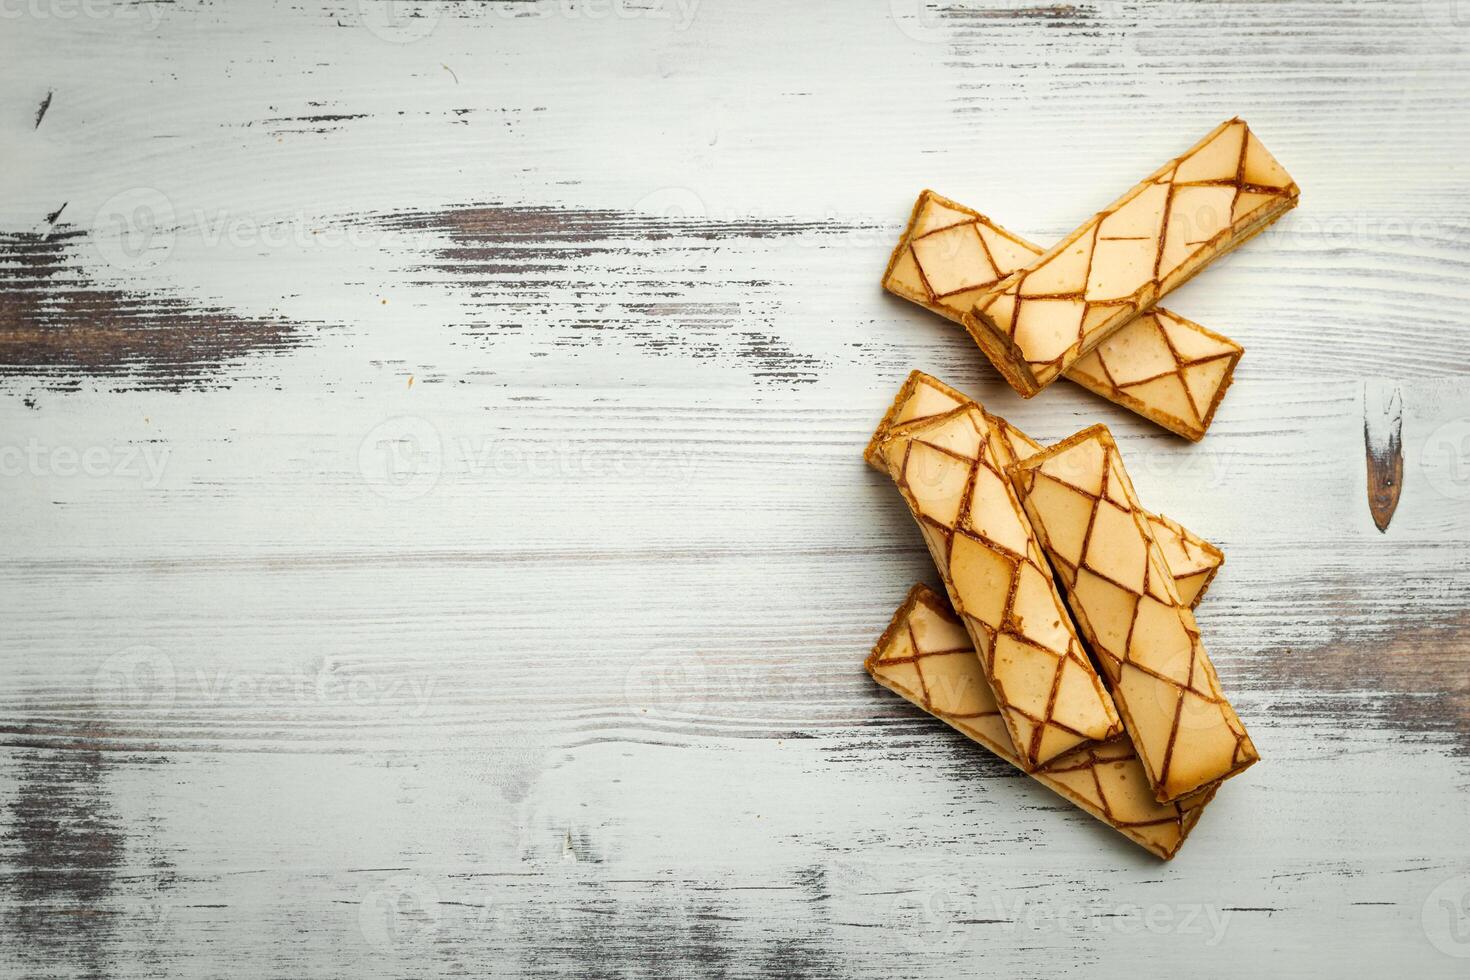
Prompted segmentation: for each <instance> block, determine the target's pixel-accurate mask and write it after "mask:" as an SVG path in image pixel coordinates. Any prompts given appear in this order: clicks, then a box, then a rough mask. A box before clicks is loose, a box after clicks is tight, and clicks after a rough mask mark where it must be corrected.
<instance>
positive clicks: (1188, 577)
mask: <svg viewBox="0 0 1470 980" xmlns="http://www.w3.org/2000/svg"><path fill="white" fill-rule="evenodd" d="M1125 329H1126V328H1125ZM971 402H972V399H971V398H970V397H969V396H968V395H965V394H962V393H961V392H959V391H956V390H955V389H953V388H951V387H950V386H949V385H947V384H945V383H944V382H943V381H940V380H939V379H938V378H935V377H931V376H930V375H927V374H925V373H924V372H922V371H913V372H910V374H909V376H908V380H906V381H905V382H904V383H903V387H902V388H900V389H899V392H898V397H897V398H895V399H894V400H893V404H892V406H890V407H889V409H888V414H887V415H885V416H884V417H883V421H882V422H881V423H879V425H878V430H877V431H876V432H875V433H873V440H872V441H871V442H869V443H868V448H867V450H866V451H864V453H863V458H864V459H866V460H867V461H868V465H870V466H872V467H873V468H874V469H876V470H878V471H879V472H880V473H885V474H886V473H887V472H888V467H887V465H886V464H885V463H884V462H883V459H882V457H881V456H880V455H879V454H878V447H879V445H881V444H882V442H883V440H884V439H886V438H888V432H889V430H890V429H892V428H893V427H894V426H895V425H899V424H901V423H904V422H913V421H917V420H918V419H924V418H933V417H934V416H936V415H943V414H944V413H945V412H948V411H952V410H953V409H956V408H959V407H960V406H961V405H968V404H971ZM985 418H986V421H988V422H989V423H990V426H991V428H992V430H993V431H995V432H996V434H998V435H999V436H1000V438H999V439H996V440H994V441H992V443H991V445H992V447H993V448H994V449H995V454H996V459H997V461H998V462H999V463H1000V465H1001V469H1002V470H1004V469H1005V468H1006V467H1008V466H1009V465H1010V464H1011V463H1014V462H1015V461H1016V460H1018V459H1025V458H1026V457H1028V456H1031V455H1032V454H1034V453H1039V452H1041V448H1042V447H1041V443H1039V442H1037V441H1036V440H1034V439H1032V438H1031V437H1030V436H1028V435H1026V433H1024V432H1022V431H1021V430H1020V429H1018V428H1016V427H1015V426H1013V425H1011V424H1010V423H1009V422H1007V421H1006V420H1005V419H1003V418H1001V417H1000V416H998V415H991V414H990V413H989V412H986V413H985ZM1143 516H1144V519H1145V520H1147V521H1148V522H1149V523H1150V524H1151V525H1152V526H1153V532H1154V538H1155V539H1157V541H1158V542H1159V547H1161V548H1163V549H1164V557H1165V559H1167V561H1168V564H1169V571H1170V572H1172V573H1173V575H1174V584H1175V585H1176V586H1177V587H1178V589H1179V595H1180V597H1181V598H1183V599H1184V601H1185V602H1186V603H1188V604H1189V605H1190V606H1191V607H1193V606H1197V605H1199V601H1200V599H1202V598H1204V594H1205V589H1207V588H1209V585H1210V582H1211V581H1213V579H1214V578H1215V573H1216V572H1218V571H1219V570H1220V566H1221V565H1223V564H1224V563H1225V554H1224V553H1223V552H1222V551H1220V549H1219V548H1216V547H1215V546H1214V545H1212V544H1210V543H1209V542H1208V541H1206V540H1205V539H1204V538H1201V537H1200V536H1199V535H1197V534H1195V533H1194V532H1192V531H1189V530H1187V529H1186V528H1183V527H1180V526H1179V525H1178V524H1176V523H1175V522H1174V521H1171V520H1169V518H1167V517H1165V516H1163V515H1162V514H1152V513H1149V512H1148V511H1143Z"/></svg>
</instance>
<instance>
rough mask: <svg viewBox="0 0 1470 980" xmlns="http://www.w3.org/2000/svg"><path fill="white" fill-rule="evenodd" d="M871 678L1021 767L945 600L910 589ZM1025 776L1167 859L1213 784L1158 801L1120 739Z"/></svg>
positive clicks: (874, 658) (869, 664)
mask: <svg viewBox="0 0 1470 980" xmlns="http://www.w3.org/2000/svg"><path fill="white" fill-rule="evenodd" d="M863 666H864V667H865V668H866V669H867V671H868V673H869V674H871V675H872V677H873V679H874V680H875V681H877V682H878V683H879V684H882V685H883V686H884V687H886V688H888V689H889V690H891V691H893V692H894V693H895V694H898V695H899V696H900V697H903V698H904V699H906V700H908V701H910V702H912V703H913V704H914V705H916V706H918V707H919V708H921V709H923V710H924V711H927V712H929V714H931V715H933V716H934V717H936V718H938V719H939V720H940V721H943V722H944V723H945V724H947V725H950V726H952V727H953V728H955V729H956V730H957V731H959V732H961V733H963V734H964V735H967V736H969V737H970V738H972V739H974V740H975V741H976V742H979V743H980V744H981V745H983V746H985V748H987V749H989V750H990V751H991V752H993V753H995V754H996V755H998V756H1000V757H1001V758H1002V759H1004V760H1005V761H1007V762H1009V763H1010V764H1011V765H1013V766H1016V767H1018V768H1021V769H1022V770H1024V769H1025V768H1026V767H1025V766H1024V765H1022V763H1021V759H1020V757H1019V756H1018V755H1017V753H1016V750H1015V745H1014V743H1013V742H1012V741H1011V738H1010V733H1009V731H1008V729H1007V727H1006V725H1005V722H1004V721H1003V720H1002V718H1001V714H1000V707H999V705H997V704H996V701H995V697H994V695H993V694H992V693H991V690H990V685H989V684H988V682H987V681H986V679H985V675H984V673H983V672H982V671H981V668H980V659H979V658H978V657H977V656H976V655H975V651H974V648H973V647H972V646H971V644H970V639H969V636H968V635H967V634H966V632H965V629H964V627H963V626H961V625H960V622H959V621H958V620H957V619H956V618H955V616H954V613H953V612H952V611H951V610H950V609H949V607H948V605H947V604H946V603H945V601H944V599H943V598H942V597H941V596H939V595H938V594H936V593H935V592H933V591H932V590H930V589H929V588H927V587H926V586H923V585H916V586H914V587H913V589H912V590H911V591H910V592H909V594H908V597H907V598H906V599H905V600H904V602H903V605H902V606H900V607H899V609H898V611H897V612H896V613H894V615H893V621H892V622H891V623H889V625H888V628H887V629H886V630H884V631H883V636H882V637H881V638H880V639H879V640H878V643H877V645H876V646H875V647H874V648H873V652H872V653H871V654H870V655H869V656H868V659H867V661H866V663H864V665H863ZM1030 775H1031V777H1032V778H1033V779H1035V780H1036V781H1037V782H1039V783H1041V784H1042V785H1043V786H1045V787H1047V788H1048V789H1050V790H1051V791H1052V792H1054V793H1057V794H1059V795H1061V796H1062V797H1064V798H1066V799H1068V800H1070V801H1072V802H1073V803H1075V804H1076V805H1077V806H1079V807H1081V808H1082V809H1083V810H1085V811H1087V812H1088V813H1090V814H1092V815H1093V816H1094V817H1096V818H1097V819H1099V820H1101V821H1102V822H1103V823H1106V824H1107V825H1108V826H1110V827H1113V828H1114V829H1116V830H1117V831H1118V832H1119V833H1121V834H1124V835H1125V836H1127V837H1128V838H1129V839H1130V840H1132V841H1134V842H1135V843H1137V844H1138V845H1139V846H1141V847H1144V848H1146V849H1147V850H1149V851H1150V852H1152V853H1153V854H1156V855H1157V856H1159V857H1161V858H1164V859H1165V860H1168V859H1169V858H1172V857H1173V856H1174V855H1175V854H1176V853H1178V851H1179V848H1180V847H1181V846H1182V845H1183V844H1184V840H1185V838H1186V837H1188V836H1189V832H1190V831H1191V830H1193V829H1194V826H1195V824H1197V823H1198V822H1199V818H1200V814H1201V813H1202V812H1203V810H1204V806H1205V804H1206V803H1208V802H1209V801H1210V799H1211V798H1212V797H1213V796H1214V795H1215V789H1214V788H1213V787H1211V788H1209V789H1207V790H1205V791H1204V792H1202V793H1197V794H1195V795H1194V796H1191V797H1188V798H1186V799H1184V800H1181V801H1178V802H1175V803H1159V802H1158V801H1156V800H1155V799H1154V798H1153V795H1152V793H1151V792H1150V790H1149V784H1148V779H1147V777H1146V776H1145V774H1144V771H1143V765H1142V763H1141V762H1140V761H1139V759H1138V754H1137V752H1135V751H1134V749H1133V744H1132V743H1131V742H1129V741H1128V739H1127V738H1126V737H1119V738H1114V739H1112V740H1110V741H1107V742H1103V743H1101V744H1097V745H1090V746H1086V747H1084V748H1079V749H1075V750H1073V751H1071V752H1068V753H1066V754H1065V755H1062V756H1060V757H1058V758H1056V759H1053V760H1052V761H1050V762H1048V763H1047V764H1046V765H1045V766H1043V767H1041V768H1039V769H1034V770H1032V771H1031V773H1030Z"/></svg>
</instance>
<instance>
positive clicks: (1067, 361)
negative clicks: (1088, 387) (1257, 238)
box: [964, 119, 1299, 398]
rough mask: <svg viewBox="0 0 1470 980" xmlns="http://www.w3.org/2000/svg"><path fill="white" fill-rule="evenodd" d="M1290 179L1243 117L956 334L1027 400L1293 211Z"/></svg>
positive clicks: (985, 300)
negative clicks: (964, 335) (966, 335)
mask: <svg viewBox="0 0 1470 980" xmlns="http://www.w3.org/2000/svg"><path fill="white" fill-rule="evenodd" d="M1298 195H1299V191H1298V189H1297V186H1296V184H1295V183H1294V182H1293V181H1292V179H1291V176H1290V175H1289V174H1288V173H1287V172H1286V171H1285V170H1284V169H1283V168H1282V166H1281V164H1279V163H1277V162H1276V159H1275V158H1274V157H1272V156H1271V154H1270V153H1269V152H1267V150H1266V148H1265V147H1264V146H1262V145H1261V142H1260V140H1258V139H1256V137H1255V134H1254V133H1252V132H1251V131H1250V128H1249V127H1248V126H1246V124H1245V123H1244V122H1243V121H1242V120H1240V119H1231V120H1229V121H1227V122H1224V123H1222V124H1220V125H1219V126H1217V127H1216V128H1215V130H1214V131H1213V132H1211V133H1210V134H1209V135H1208V136H1206V137H1205V138H1204V139H1203V140H1201V141H1200V142H1199V143H1197V144H1195V146H1194V147H1192V148H1191V149H1190V150H1189V151H1188V152H1187V153H1185V154H1184V155H1183V156H1180V157H1178V158H1176V159H1174V160H1171V161H1169V162H1168V163H1166V164H1165V165H1164V166H1162V167H1160V168H1159V169H1158V170H1156V171H1155V172H1154V173H1152V174H1150V175H1149V176H1148V177H1146V178H1144V180H1143V182H1142V183H1140V184H1139V185H1138V186H1136V187H1134V188H1133V189H1132V190H1130V191H1129V192H1128V193H1127V194H1125V195H1123V196H1122V197H1121V198H1119V199H1118V200H1117V201H1115V202H1114V203H1113V204H1111V205H1109V206H1108V208H1107V209H1106V210H1104V211H1101V212H1099V213H1098V214H1096V215H1094V216H1093V217H1092V218H1091V219H1089V220H1088V221H1087V223H1086V224H1084V225H1083V226H1082V227H1081V228H1078V229H1077V230H1076V231H1074V232H1072V234H1070V235H1068V236H1067V237H1066V238H1064V239H1062V240H1061V241H1060V242H1058V243H1057V244H1056V245H1054V246H1052V248H1051V249H1049V250H1048V251H1047V252H1046V253H1045V254H1043V255H1042V256H1041V257H1040V258H1038V259H1036V260H1035V261H1033V262H1031V263H1030V264H1029V265H1027V266H1026V267H1024V268H1022V269H1018V270H1016V271H1015V272H1013V273H1011V274H1010V275H1009V276H1007V277H1006V278H1005V279H1003V280H1001V281H1000V282H998V283H996V284H995V285H993V286H990V287H989V288H987V289H986V290H985V291H984V292H983V293H981V294H980V295H979V296H977V297H976V298H975V304H974V306H973V307H972V309H971V313H970V314H969V315H966V316H965V318H964V324H965V328H966V329H967V330H969V331H970V336H972V337H973V338H974V339H975V342H976V343H977V344H979V345H980V347H981V349H983V350H984V351H985V353H986V355H987V356H989V358H990V359H991V361H993V362H994V363H995V366H996V368H997V369H999V370H1000V372H1001V374H1002V375H1004V376H1005V379H1006V381H1008V382H1009V383H1010V385H1011V387H1013V388H1015V389H1016V390H1017V391H1018V392H1020V393H1021V394H1022V395H1023V396H1025V397H1027V398H1029V397H1031V396H1032V395H1034V394H1036V393H1037V392H1039V391H1040V390H1041V389H1042V388H1045V387H1046V386H1047V385H1049V384H1051V383H1052V382H1053V381H1055V380H1056V379H1057V378H1058V377H1060V376H1061V374H1062V372H1063V371H1066V370H1067V369H1069V368H1070V367H1071V366H1072V365H1073V364H1075V363H1076V362H1077V361H1078V360H1080V359H1081V358H1082V357H1083V356H1084V355H1085V354H1087V353H1088V352H1089V351H1091V350H1093V349H1094V348H1096V347H1097V346H1098V345H1099V344H1100V343H1102V341H1103V340H1104V339H1105V338H1106V337H1107V336H1108V335H1109V334H1111V333H1112V332H1113V331H1115V330H1117V329H1118V328H1119V327H1121V326H1123V325H1124V324H1125V323H1127V322H1128V321H1129V320H1132V319H1133V318H1134V317H1136V316H1137V315H1138V314H1140V313H1142V312H1144V311H1145V310H1147V309H1148V308H1149V307H1151V306H1153V304H1154V303H1156V302H1158V301H1159V300H1160V299H1162V298H1163V297H1164V296H1166V295H1167V294H1168V293H1169V292H1170V291H1171V290H1172V289H1174V288H1175V287H1176V286H1178V285H1179V284H1181V283H1183V282H1185V281H1187V280H1188V279H1189V278H1190V277H1192V276H1194V275H1195V274H1196V273H1198V272H1199V271H1200V270H1201V269H1203V268H1204V267H1205V266H1207V265H1209V263H1210V262H1211V261H1213V260H1214V259H1215V258H1216V257H1217V256H1219V255H1222V254H1224V253H1225V252H1228V251H1230V250H1231V249H1233V248H1235V247H1236V246H1237V245H1239V244H1241V243H1242V242H1244V241H1246V240H1247V239H1249V238H1251V237H1253V236H1254V235H1256V234H1258V233H1259V232H1261V231H1262V230H1263V229H1264V228H1265V227H1266V226H1267V225H1269V224H1270V223H1271V222H1273V221H1275V220H1276V219H1277V218H1278V217H1280V216H1281V215H1282V214H1284V213H1286V212H1287V211H1289V210H1291V209H1292V208H1293V207H1295V206H1296V203H1297V198H1298Z"/></svg>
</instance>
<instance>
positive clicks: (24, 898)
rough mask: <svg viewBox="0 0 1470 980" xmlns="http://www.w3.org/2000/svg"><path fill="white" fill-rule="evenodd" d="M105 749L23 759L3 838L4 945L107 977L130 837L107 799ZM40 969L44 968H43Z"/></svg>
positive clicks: (48, 966)
mask: <svg viewBox="0 0 1470 980" xmlns="http://www.w3.org/2000/svg"><path fill="white" fill-rule="evenodd" d="M108 758H109V757H108V756H107V755H106V754H105V753H101V752H95V751H93V752H86V751H78V752H50V751H37V752H26V753H21V754H19V756H18V758H16V765H17V768H18V770H19V772H18V784H17V785H16V787H15V793H14V796H13V797H12V798H11V803H10V806H9V818H10V819H9V823H10V830H9V831H8V832H7V833H6V834H5V835H4V836H3V837H0V853H3V854H4V856H5V857H4V864H5V865H6V866H7V867H9V868H11V869H13V870H12V871H11V873H9V874H7V875H6V876H5V880H6V881H7V885H6V889H5V890H6V891H7V892H8V893H10V894H11V895H12V896H13V897H14V898H15V899H17V901H15V902H14V903H6V908H7V912H6V914H5V922H6V931H7V933H8V934H9V936H10V937H12V938H13V939H14V940H16V941H14V942H12V941H11V940H10V939H7V940H6V942H5V946H6V947H8V948H9V950H10V952H11V953H12V954H13V955H16V956H17V957H19V958H21V959H22V960H23V961H26V962H29V963H30V964H31V966H32V967H34V968H38V969H43V970H45V971H47V973H46V975H51V974H50V972H49V971H50V970H52V969H54V968H55V966H56V965H57V964H58V963H65V964H69V965H70V966H71V967H72V968H74V969H78V970H80V971H81V973H82V975H85V976H94V977H104V976H107V975H108V973H109V971H108V969H107V962H106V959H105V951H106V949H107V948H108V946H109V943H108V940H109V939H110V938H111V937H112V934H113V930H114V928H115V924H116V923H115V917H114V916H113V915H111V914H109V913H108V912H107V911H106V910H105V909H104V908H103V906H104V905H105V904H106V903H107V901H108V900H109V898H110V896H111V895H112V892H113V889H114V879H115V877H116V874H117V870H118V867H119V865H120V864H121V863H122V852H123V846H124V837H123V832H122V830H121V828H120V827H119V825H118V821H117V818H116V816H115V814H114V813H113V807H112V804H111V801H110V800H109V799H108V795H107V788H106V781H105V772H104V770H105V768H106V766H107V765H109V762H108ZM37 975H39V974H37Z"/></svg>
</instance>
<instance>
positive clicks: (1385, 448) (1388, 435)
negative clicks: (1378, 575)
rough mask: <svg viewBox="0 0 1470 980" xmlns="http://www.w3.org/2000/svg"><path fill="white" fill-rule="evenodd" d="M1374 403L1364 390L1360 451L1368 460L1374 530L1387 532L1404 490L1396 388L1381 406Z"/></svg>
mask: <svg viewBox="0 0 1470 980" xmlns="http://www.w3.org/2000/svg"><path fill="white" fill-rule="evenodd" d="M1375 401H1376V400H1375V399H1374V398H1372V397H1371V396H1370V393H1369V392H1366V391H1365V394H1364V398H1363V448H1364V449H1365V450H1366V452H1367V459H1368V510H1369V511H1370V512H1371V513H1372V514H1373V523H1374V524H1376V525H1377V526H1378V530H1379V531H1381V532H1387V531H1388V524H1389V522H1390V521H1392V520H1393V512H1394V511H1395V510H1396V509H1398V505H1399V494H1400V493H1401V492H1402V491H1403V487H1404V452H1403V441H1402V430H1403V426H1404V406H1403V397H1402V395H1401V394H1400V392H1399V389H1398V388H1397V387H1394V388H1393V390H1392V391H1391V392H1390V393H1389V395H1388V397H1387V398H1386V399H1383V401H1382V405H1381V407H1380V406H1379V405H1377V404H1375Z"/></svg>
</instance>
